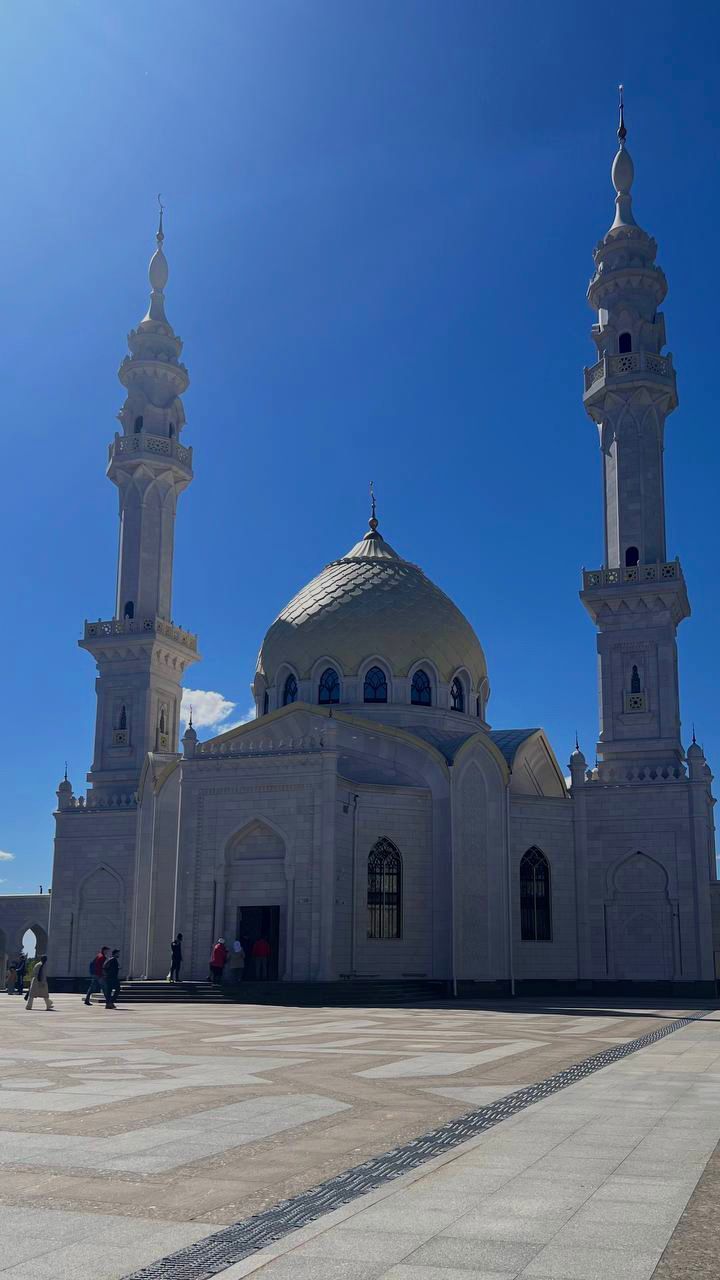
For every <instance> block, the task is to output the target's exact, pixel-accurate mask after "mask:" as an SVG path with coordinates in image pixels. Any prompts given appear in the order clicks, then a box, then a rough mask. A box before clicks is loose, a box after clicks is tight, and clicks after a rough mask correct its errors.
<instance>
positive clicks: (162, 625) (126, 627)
mask: <svg viewBox="0 0 720 1280" xmlns="http://www.w3.org/2000/svg"><path fill="white" fill-rule="evenodd" d="M127 636H144V637H153V636H157V637H160V638H162V639H164V640H173V641H174V642H175V644H179V645H181V646H182V648H184V649H189V650H190V652H191V653H193V654H196V653H197V636H196V635H193V633H192V631H185V630H184V629H183V628H182V627H177V626H176V625H175V623H174V622H167V621H166V620H165V618H98V620H97V622H86V623H85V629H84V632H83V639H82V641H81V642H80V643H81V644H83V643H84V642H85V641H88V640H89V641H91V642H92V641H98V640H101V641H102V640H113V639H121V638H125V637H127Z"/></svg>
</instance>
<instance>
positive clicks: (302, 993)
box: [118, 978, 449, 1008]
mask: <svg viewBox="0 0 720 1280" xmlns="http://www.w3.org/2000/svg"><path fill="white" fill-rule="evenodd" d="M448 994H449V993H448V984H447V983H446V982H436V981H432V980H430V979H424V978H420V979H418V978H402V979H396V980H387V981H384V980H380V979H371V978H368V979H363V978H352V979H347V980H344V981H343V980H341V981H339V982H273V981H267V982H253V981H248V982H240V983H238V984H237V986H235V985H230V984H225V985H224V986H222V987H216V986H214V985H213V984H212V983H210V982H177V983H173V982H166V981H164V980H162V979H159V980H153V979H144V980H139V979H133V980H132V981H128V982H123V984H122V987H121V989H120V996H119V999H118V1003H119V1004H136V1003H143V1004H158V1003H162V1004H183V1003H188V1002H193V1003H195V1002H203V1003H211V1002H212V1003H215V1004H217V1003H220V1002H228V1003H233V1004H268V1005H286V1006H295V1007H307V1008H313V1007H314V1008H317V1007H319V1006H329V1005H331V1006H335V1007H345V1006H353V1007H362V1006H367V1007H373V1006H375V1005H400V1004H415V1003H418V1002H422V1001H426V1000H444V999H446V998H447V996H448Z"/></svg>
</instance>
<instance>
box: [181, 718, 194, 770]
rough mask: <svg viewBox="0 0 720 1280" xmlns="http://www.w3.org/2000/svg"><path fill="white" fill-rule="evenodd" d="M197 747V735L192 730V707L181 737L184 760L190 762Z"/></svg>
mask: <svg viewBox="0 0 720 1280" xmlns="http://www.w3.org/2000/svg"><path fill="white" fill-rule="evenodd" d="M196 747H197V733H196V732H195V730H194V729H193V722H192V707H191V708H190V717H189V719H188V723H187V728H186V730H185V732H184V734H183V736H182V748H183V755H184V756H185V759H186V760H192V758H193V756H194V755H195V748H196Z"/></svg>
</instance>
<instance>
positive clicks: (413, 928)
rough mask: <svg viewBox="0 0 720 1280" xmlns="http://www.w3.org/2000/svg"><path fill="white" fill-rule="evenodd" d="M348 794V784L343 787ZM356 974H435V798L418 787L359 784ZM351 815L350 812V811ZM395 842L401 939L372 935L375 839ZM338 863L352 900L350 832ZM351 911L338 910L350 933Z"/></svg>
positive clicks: (343, 889) (343, 891) (341, 886)
mask: <svg viewBox="0 0 720 1280" xmlns="http://www.w3.org/2000/svg"><path fill="white" fill-rule="evenodd" d="M343 790H344V791H345V794H347V788H343ZM353 790H354V792H355V793H357V795H358V813H357V850H356V862H355V895H354V896H355V948H354V950H355V956H354V960H355V964H354V969H355V972H356V973H357V974H358V975H359V976H362V977H375V978H400V977H403V976H405V975H409V974H412V975H422V976H423V977H433V976H434V975H433V971H432V967H433V930H434V927H435V922H434V915H433V895H432V882H433V879H432V861H433V851H432V800H431V796H430V794H429V792H428V791H427V790H424V789H422V788H419V787H388V786H385V787H371V786H367V785H362V786H360V785H356V786H355V787H354V788H353ZM348 816H350V815H348ZM383 836H384V837H385V838H386V839H388V840H391V841H392V843H393V844H394V845H395V846H396V848H397V849H398V851H399V853H400V856H401V858H402V910H401V937H399V938H368V910H367V883H368V857H369V854H370V851H371V849H372V847H373V845H374V844H375V842H376V841H377V840H379V839H381V838H382V837H383ZM339 852H341V853H342V855H343V858H342V861H341V860H340V858H338V862H337V864H336V875H337V881H336V884H337V890H338V893H337V896H338V897H339V896H341V895H342V896H343V897H344V898H345V900H346V901H347V898H348V896H349V895H348V893H347V886H348V884H349V877H350V866H349V863H348V859H347V854H348V840H347V836H346V837H345V839H344V841H343V842H342V845H341V851H339ZM348 917H349V912H348V910H347V909H344V911H343V913H342V915H340V913H338V916H336V919H337V921H338V932H339V931H340V928H342V929H343V933H344V934H346V933H347V930H348V924H349V918H348Z"/></svg>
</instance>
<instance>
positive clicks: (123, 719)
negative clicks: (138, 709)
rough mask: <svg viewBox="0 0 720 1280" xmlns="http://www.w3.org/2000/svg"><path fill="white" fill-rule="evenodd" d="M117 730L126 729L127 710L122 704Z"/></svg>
mask: <svg viewBox="0 0 720 1280" xmlns="http://www.w3.org/2000/svg"><path fill="white" fill-rule="evenodd" d="M118 729H127V709H126V707H125V703H124V702H123V704H122V706H121V708H120V718H119V720H118Z"/></svg>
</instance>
